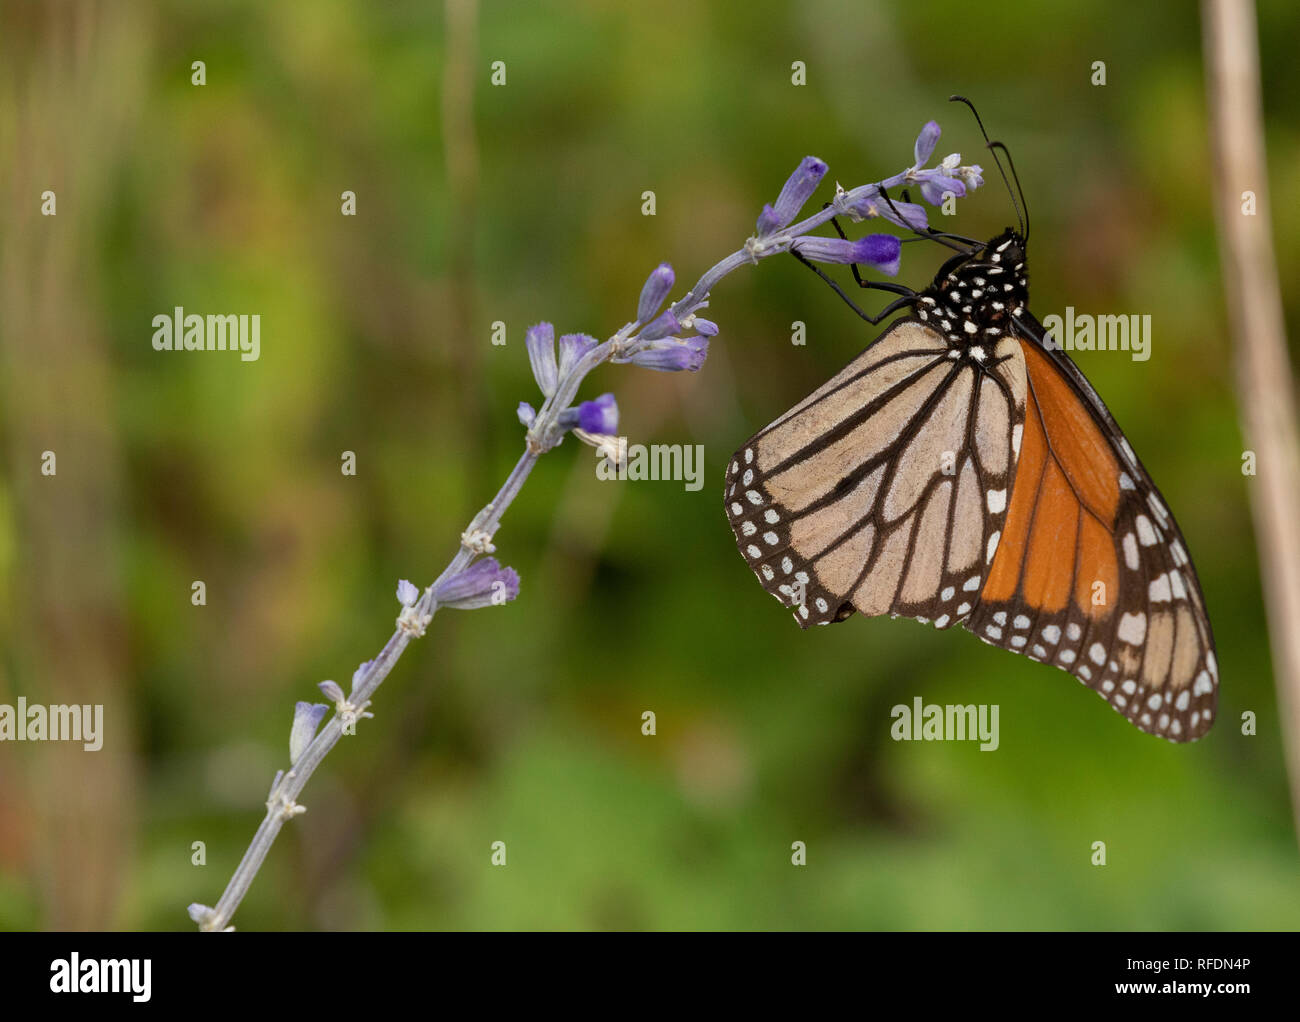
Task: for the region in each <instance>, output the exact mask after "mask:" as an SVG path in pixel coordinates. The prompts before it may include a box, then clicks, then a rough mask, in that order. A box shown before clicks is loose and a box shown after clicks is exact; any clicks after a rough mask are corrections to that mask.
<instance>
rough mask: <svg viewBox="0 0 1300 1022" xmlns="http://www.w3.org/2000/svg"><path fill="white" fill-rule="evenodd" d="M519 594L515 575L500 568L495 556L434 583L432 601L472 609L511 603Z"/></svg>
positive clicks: (511, 569) (516, 574)
mask: <svg viewBox="0 0 1300 1022" xmlns="http://www.w3.org/2000/svg"><path fill="white" fill-rule="evenodd" d="M518 595H519V574H518V572H516V571H515V569H514V568H503V567H501V565H500V564H498V563H497V559H496V558H495V557H484V558H483V559H482V560H479V561H475V562H474V563H473V564H471V565H470V566H469V567H468V568H466V569H465V570H464V571H462V572H459V573H457V574H455V575H452V576H451V577H450V578H448V579H445V580H444V581H442V582H440V583H438V585H437V587H436V588H435V589H434V591H433V598H434V599H435V600H437V602H438V605H439V606H442V607H454V608H456V609H457V610H475V609H477V608H478V607H487V606H492V605H495V604H500V603H505V602H506V601H508V600H513V599H514V598H515V597H516V596H518Z"/></svg>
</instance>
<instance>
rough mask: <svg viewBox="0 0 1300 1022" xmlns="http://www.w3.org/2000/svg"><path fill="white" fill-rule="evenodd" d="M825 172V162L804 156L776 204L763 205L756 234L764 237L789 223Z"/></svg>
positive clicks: (814, 189) (810, 195) (810, 196)
mask: <svg viewBox="0 0 1300 1022" xmlns="http://www.w3.org/2000/svg"><path fill="white" fill-rule="evenodd" d="M825 174H826V164H825V163H823V162H822V161H821V160H819V159H817V157H816V156H805V157H804V158H803V162H802V163H800V164H799V167H798V169H797V170H795V172H794V173H793V174H791V175H790V177H789V179H788V180H787V181H786V183H785V186H784V187H783V188H782V189H781V194H780V195H778V196H777V198H776V204H775V205H767V206H764V207H763V212H762V214H761V215H760V216H759V218H758V225H757V226H758V236H759V237H760V238H762V237H766V236H767V235H769V234H772V233H774V232H775V231H779V230H780V229H781V228H782V227H785V226H786V225H787V224H788V223H790V221H791V220H793V219H794V218H795V216H796V215H797V214H798V213H799V210H801V209H803V207H804V204H805V203H807V201H808V200H809V199H811V198H812V194H813V192H815V191H816V190H817V186H818V185H819V184H821V180H822V177H823V176H825Z"/></svg>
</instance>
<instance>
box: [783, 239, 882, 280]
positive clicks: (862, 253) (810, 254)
mask: <svg viewBox="0 0 1300 1022" xmlns="http://www.w3.org/2000/svg"><path fill="white" fill-rule="evenodd" d="M790 247H791V248H792V249H794V250H795V251H796V252H798V253H799V254H800V255H801V256H803V257H804V258H805V259H812V260H814V261H815V262H819V263H866V264H867V265H869V266H874V267H875V268H876V269H878V270H880V272H881V273H884V274H887V275H888V276H891V277H892V276H893V275H894V274H896V273H897V272H898V263H899V258H900V256H901V255H902V250H903V246H902V243H901V242H900V241H899V240H898V239H897V238H896V237H894V236H893V235H892V234H868V235H867V236H866V237H863V238H859V239H858V240H857V241H845V240H843V239H842V238H820V237H816V236H815V235H808V236H807V237H803V238H796V239H795V241H794V242H793V243H792V244H791V246H790Z"/></svg>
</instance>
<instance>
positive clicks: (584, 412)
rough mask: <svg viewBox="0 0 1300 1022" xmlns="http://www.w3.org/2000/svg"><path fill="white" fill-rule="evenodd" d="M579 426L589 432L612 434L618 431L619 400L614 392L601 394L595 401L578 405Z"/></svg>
mask: <svg viewBox="0 0 1300 1022" xmlns="http://www.w3.org/2000/svg"><path fill="white" fill-rule="evenodd" d="M578 428H579V429H583V430H586V431H587V432H588V433H603V434H605V435H606V436H612V435H614V434H615V433H617V432H618V402H616V401H615V400H614V395H613V394H601V395H600V397H598V398H596V400H595V401H584V402H582V404H580V405H578Z"/></svg>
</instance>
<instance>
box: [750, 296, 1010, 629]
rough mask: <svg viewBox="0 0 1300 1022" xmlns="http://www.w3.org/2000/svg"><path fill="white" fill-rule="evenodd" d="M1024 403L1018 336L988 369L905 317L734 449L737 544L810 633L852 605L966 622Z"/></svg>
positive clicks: (995, 525) (990, 546)
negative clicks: (813, 626)
mask: <svg viewBox="0 0 1300 1022" xmlns="http://www.w3.org/2000/svg"><path fill="white" fill-rule="evenodd" d="M1024 398H1025V374H1024V363H1023V356H1022V354H1021V352H1020V349H1019V346H1018V344H1017V343H1016V342H1014V341H1012V340H1009V339H1004V340H1003V341H1001V342H998V343H996V344H993V345H991V346H990V347H989V350H988V351H987V352H986V357H985V361H984V364H980V363H977V362H973V361H971V360H969V359H957V358H954V357H953V349H952V348H951V347H950V346H949V345H947V344H946V343H945V341H944V338H943V336H942V335H940V334H939V333H937V332H936V331H935V330H933V329H931V328H930V327H928V326H926V325H924V324H922V323H919V322H917V321H915V320H911V319H905V320H901V321H899V322H898V323H896V324H895V325H894V326H893V327H891V328H890V329H889V330H888V331H886V332H885V333H884V334H883V335H882V336H881V337H880V338H879V339H878V340H877V341H876V342H875V343H874V344H873V345H872V346H871V347H870V348H868V349H867V350H866V351H865V352H863V353H862V354H861V355H859V356H858V357H857V358H856V359H854V361H853V362H852V363H850V364H849V365H848V366H847V367H846V368H845V369H844V370H843V371H842V372H841V373H839V374H838V375H837V376H836V377H835V378H834V379H832V380H831V381H829V382H828V383H826V384H825V385H823V386H822V387H820V388H818V389H817V390H816V391H814V392H813V393H812V394H810V395H809V396H808V397H807V398H805V399H804V400H803V401H801V402H800V403H799V404H797V405H796V406H795V407H794V408H793V409H791V410H790V411H789V412H787V413H786V414H785V415H783V416H782V417H781V418H779V419H777V420H776V421H775V422H774V423H772V424H771V425H770V426H768V427H767V428H766V429H763V430H761V431H760V432H759V433H758V434H756V435H755V436H754V437H753V438H751V439H750V440H749V441H748V442H747V443H746V444H745V445H744V446H742V447H741V448H740V450H738V451H737V452H736V454H735V456H734V457H733V458H732V460H731V462H730V464H729V466H728V472H727V482H726V504H727V513H728V517H729V519H730V522H731V527H732V529H733V531H734V532H735V534H736V541H737V543H738V545H739V547H740V551H741V553H742V554H743V555H744V556H745V559H746V561H747V562H748V563H749V565H750V567H751V568H752V569H753V570H754V572H755V574H756V575H757V576H758V578H759V581H760V582H761V583H762V584H763V586H764V588H766V589H767V590H768V592H770V593H772V595H773V596H775V597H776V598H777V599H778V600H780V601H781V602H782V603H783V604H784V605H785V606H787V607H790V608H792V609H793V610H794V612H795V619H796V620H797V621H799V623H800V624H801V625H803V626H804V627H807V626H808V625H811V624H826V623H828V622H830V621H836V620H842V619H843V618H845V617H847V616H848V615H849V614H851V613H852V612H853V611H854V610H857V611H860V612H861V613H863V614H866V615H877V614H886V613H888V614H905V615H908V616H912V617H917V618H920V619H922V620H925V621H930V622H933V623H934V624H936V625H937V626H939V627H941V628H943V627H948V626H949V625H951V624H954V623H957V622H958V621H960V620H961V619H962V618H964V617H965V616H966V615H968V614H970V613H971V611H972V609H973V608H974V606H975V604H976V601H977V597H978V592H979V589H980V586H981V585H982V582H983V580H984V577H985V576H986V574H987V571H988V562H989V560H990V559H991V557H992V554H993V551H994V549H995V548H996V543H997V540H996V537H997V535H998V534H999V532H1000V531H1001V529H1002V525H1003V521H1004V519H1005V517H1006V509H1007V506H1008V496H1009V494H1010V491H1011V479H1012V473H1013V470H1014V463H1015V457H1014V450H1013V447H1012V445H1013V440H1014V438H1016V437H1018V435H1019V427H1020V426H1021V425H1022V423H1023V417H1024Z"/></svg>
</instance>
